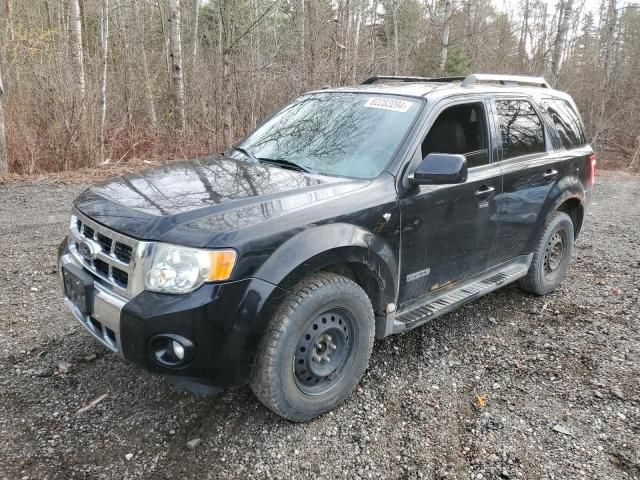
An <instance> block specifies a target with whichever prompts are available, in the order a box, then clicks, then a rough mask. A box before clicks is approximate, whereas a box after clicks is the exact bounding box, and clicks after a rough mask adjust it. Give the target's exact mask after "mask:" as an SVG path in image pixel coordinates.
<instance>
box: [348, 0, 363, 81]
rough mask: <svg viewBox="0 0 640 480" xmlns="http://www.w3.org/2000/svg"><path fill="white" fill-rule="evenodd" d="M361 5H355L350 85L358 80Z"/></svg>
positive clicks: (359, 3) (360, 3)
mask: <svg viewBox="0 0 640 480" xmlns="http://www.w3.org/2000/svg"><path fill="white" fill-rule="evenodd" d="M363 9H364V7H363V5H362V2H358V3H357V4H356V10H355V14H354V15H355V19H354V22H355V26H354V30H353V42H352V44H353V47H352V48H353V65H351V83H356V81H357V78H358V48H359V46H360V27H361V25H362V16H363V15H364V13H363Z"/></svg>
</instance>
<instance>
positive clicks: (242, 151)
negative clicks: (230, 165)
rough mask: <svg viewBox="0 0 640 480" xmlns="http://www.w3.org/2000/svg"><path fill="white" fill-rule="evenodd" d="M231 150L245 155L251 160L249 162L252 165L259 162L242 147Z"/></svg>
mask: <svg viewBox="0 0 640 480" xmlns="http://www.w3.org/2000/svg"><path fill="white" fill-rule="evenodd" d="M231 149H232V150H237V151H238V152H240V153H242V154H244V155H246V156H247V157H249V158H250V159H251V161H252V162H253V163H260V160H258V159H257V158H256V156H255V155H254V154H253V153H251V152H250V151H249V150H247V149H246V148H242V147H231Z"/></svg>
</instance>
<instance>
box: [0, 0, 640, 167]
mask: <svg viewBox="0 0 640 480" xmlns="http://www.w3.org/2000/svg"><path fill="white" fill-rule="evenodd" d="M185 1H186V3H185ZM558 2H559V3H558ZM591 3H592V2H585V0H519V1H518V2H517V6H514V5H515V4H514V3H513V2H495V1H493V0H460V1H458V0H280V1H278V0H206V1H204V0H182V2H179V0H31V1H19V0H0V9H1V14H0V54H1V55H2V57H3V63H2V69H3V75H4V80H5V85H6V86H8V87H10V92H11V94H10V95H4V97H3V111H4V120H5V127H6V132H7V142H8V144H9V147H8V149H9V153H8V155H9V156H10V158H9V159H7V158H6V155H7V152H6V151H5V153H4V155H5V160H4V162H5V163H9V164H10V165H11V169H12V170H13V171H16V172H26V173H30V172H43V171H47V170H61V169H65V168H68V169H70V168H76V167H79V166H87V165H90V164H91V163H92V159H93V160H95V159H97V158H98V157H99V156H102V158H106V157H109V158H112V159H113V160H114V162H118V161H127V160H128V159H130V158H133V157H145V158H147V157H149V158H160V157H162V158H166V157H167V156H176V157H182V158H184V157H186V156H191V155H193V156H196V155H200V154H205V153H207V152H211V151H220V150H221V149H222V148H223V147H225V146H228V145H229V144H230V143H232V142H233V141H234V140H235V139H237V138H238V137H240V136H242V135H244V134H245V133H247V132H248V131H249V130H250V129H252V128H253V127H254V126H255V125H256V124H257V123H259V122H260V121H261V119H263V118H265V117H266V116H268V115H269V114H270V113H272V112H273V111H274V110H275V109H277V108H278V107H280V106H282V105H283V104H285V103H286V102H287V101H288V100H289V99H291V98H292V97H293V96H295V95H298V94H300V93H302V92H304V91H307V90H311V89H317V88H320V87H322V86H324V85H327V84H330V85H342V84H345V83H355V82H358V81H359V80H361V79H363V77H365V76H368V75H370V74H391V73H393V74H397V75H402V74H407V75H426V76H431V75H438V74H440V75H442V74H444V73H447V74H451V75H465V74H467V73H470V72H472V71H476V72H482V71H484V72H500V73H529V74H537V75H540V74H543V73H544V72H545V71H546V72H548V75H549V80H550V81H552V82H554V83H555V84H556V85H557V88H559V89H562V90H566V91H568V92H569V93H571V94H572V96H573V98H574V99H575V100H576V103H577V104H578V107H579V109H580V111H581V112H582V115H583V117H584V122H585V125H586V126H587V129H588V135H589V136H590V137H591V139H592V142H593V143H594V145H595V147H596V149H597V150H598V154H599V156H600V161H601V165H605V164H607V163H609V162H611V164H615V162H617V164H616V167H622V166H627V165H632V166H634V168H636V169H640V159H639V155H640V154H638V153H636V152H637V151H638V140H637V139H638V136H640V124H639V123H638V122H637V118H638V116H640V84H639V83H638V82H637V78H638V76H640V8H638V6H637V5H636V4H635V3H634V2H628V1H626V0H625V1H624V2H622V1H620V0H601V5H602V7H601V9H600V11H598V6H597V5H596V6H595V8H593V6H592V5H591ZM598 3H600V2H598ZM181 7H182V10H181ZM194 8H195V10H194ZM185 9H186V10H185ZM180 14H182V15H180ZM181 18H182V24H183V25H180V19H181ZM598 19H599V20H598ZM185 32H186V33H185ZM184 35H187V37H184ZM185 38H187V39H188V40H185ZM182 42H187V43H186V44H187V45H188V48H187V50H186V51H184V50H183V48H184V46H185V45H182ZM434 45H435V48H434ZM83 47H84V48H83ZM185 54H186V57H184V55H185ZM185 68H186V69H187V72H185V71H184V69H185ZM186 73H188V74H189V75H186ZM167 120H168V121H167ZM167 127H170V128H167ZM176 131H180V132H181V134H180V135H175V134H174V133H175V132H176ZM609 152H612V153H609Z"/></svg>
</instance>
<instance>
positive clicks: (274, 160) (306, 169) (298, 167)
mask: <svg viewBox="0 0 640 480" xmlns="http://www.w3.org/2000/svg"><path fill="white" fill-rule="evenodd" d="M258 160H260V161H261V162H267V163H273V164H276V165H280V166H282V167H288V168H291V169H292V170H298V171H299V172H306V173H317V172H316V171H315V170H312V169H311V168H309V167H305V166H304V165H300V164H299V163H295V162H292V161H290V160H285V159H284V158H264V157H260V158H259V159H258Z"/></svg>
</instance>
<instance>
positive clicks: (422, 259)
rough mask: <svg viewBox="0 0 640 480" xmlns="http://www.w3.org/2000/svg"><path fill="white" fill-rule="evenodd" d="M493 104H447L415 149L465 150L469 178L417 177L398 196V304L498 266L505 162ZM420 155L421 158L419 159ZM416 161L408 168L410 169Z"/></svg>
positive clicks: (420, 152)
mask: <svg viewBox="0 0 640 480" xmlns="http://www.w3.org/2000/svg"><path fill="white" fill-rule="evenodd" d="M487 110H488V104H486V102H485V101H484V100H483V99H481V98H478V99H477V100H475V101H470V100H465V101H464V102H460V101H458V102H455V101H454V102H451V101H449V102H448V103H446V104H443V105H442V106H441V107H440V108H439V109H438V110H437V111H436V113H435V115H433V116H431V119H432V121H433V123H432V126H431V127H430V129H429V131H428V133H427V134H426V136H425V137H424V140H423V141H422V144H421V145H420V147H418V148H417V150H416V154H415V155H419V156H420V157H421V158H424V157H425V156H426V155H427V154H429V153H453V154H462V155H464V156H465V158H466V160H467V165H468V169H469V170H468V179H467V181H466V182H464V183H460V184H453V185H419V186H416V187H413V188H411V189H409V190H408V191H407V193H406V195H405V196H404V197H403V198H401V199H400V209H401V216H402V229H401V240H400V241H401V254H400V255H401V262H400V265H401V267H400V288H399V292H400V293H399V299H398V304H399V306H400V308H402V307H403V305H406V304H407V303H409V302H411V301H412V300H416V299H419V298H420V297H422V296H424V295H427V294H430V293H432V292H435V291H437V290H439V289H442V288H447V287H449V286H451V285H453V284H454V283H456V282H459V281H460V280H464V279H465V278H468V277H470V276H473V275H476V274H478V273H480V272H482V271H484V270H486V269H487V268H489V267H491V266H493V265H492V260H493V256H494V245H495V243H496V239H497V223H496V197H497V196H498V195H499V194H500V193H501V190H502V178H501V173H500V167H499V166H498V165H497V164H495V163H492V157H493V149H492V144H493V141H492V140H493V139H492V136H493V135H492V132H493V129H492V128H491V124H490V123H489V122H490V118H491V117H490V115H488V112H487ZM418 163H419V162H418ZM412 169H415V164H413V162H412V168H410V169H409V170H408V172H407V173H412Z"/></svg>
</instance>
